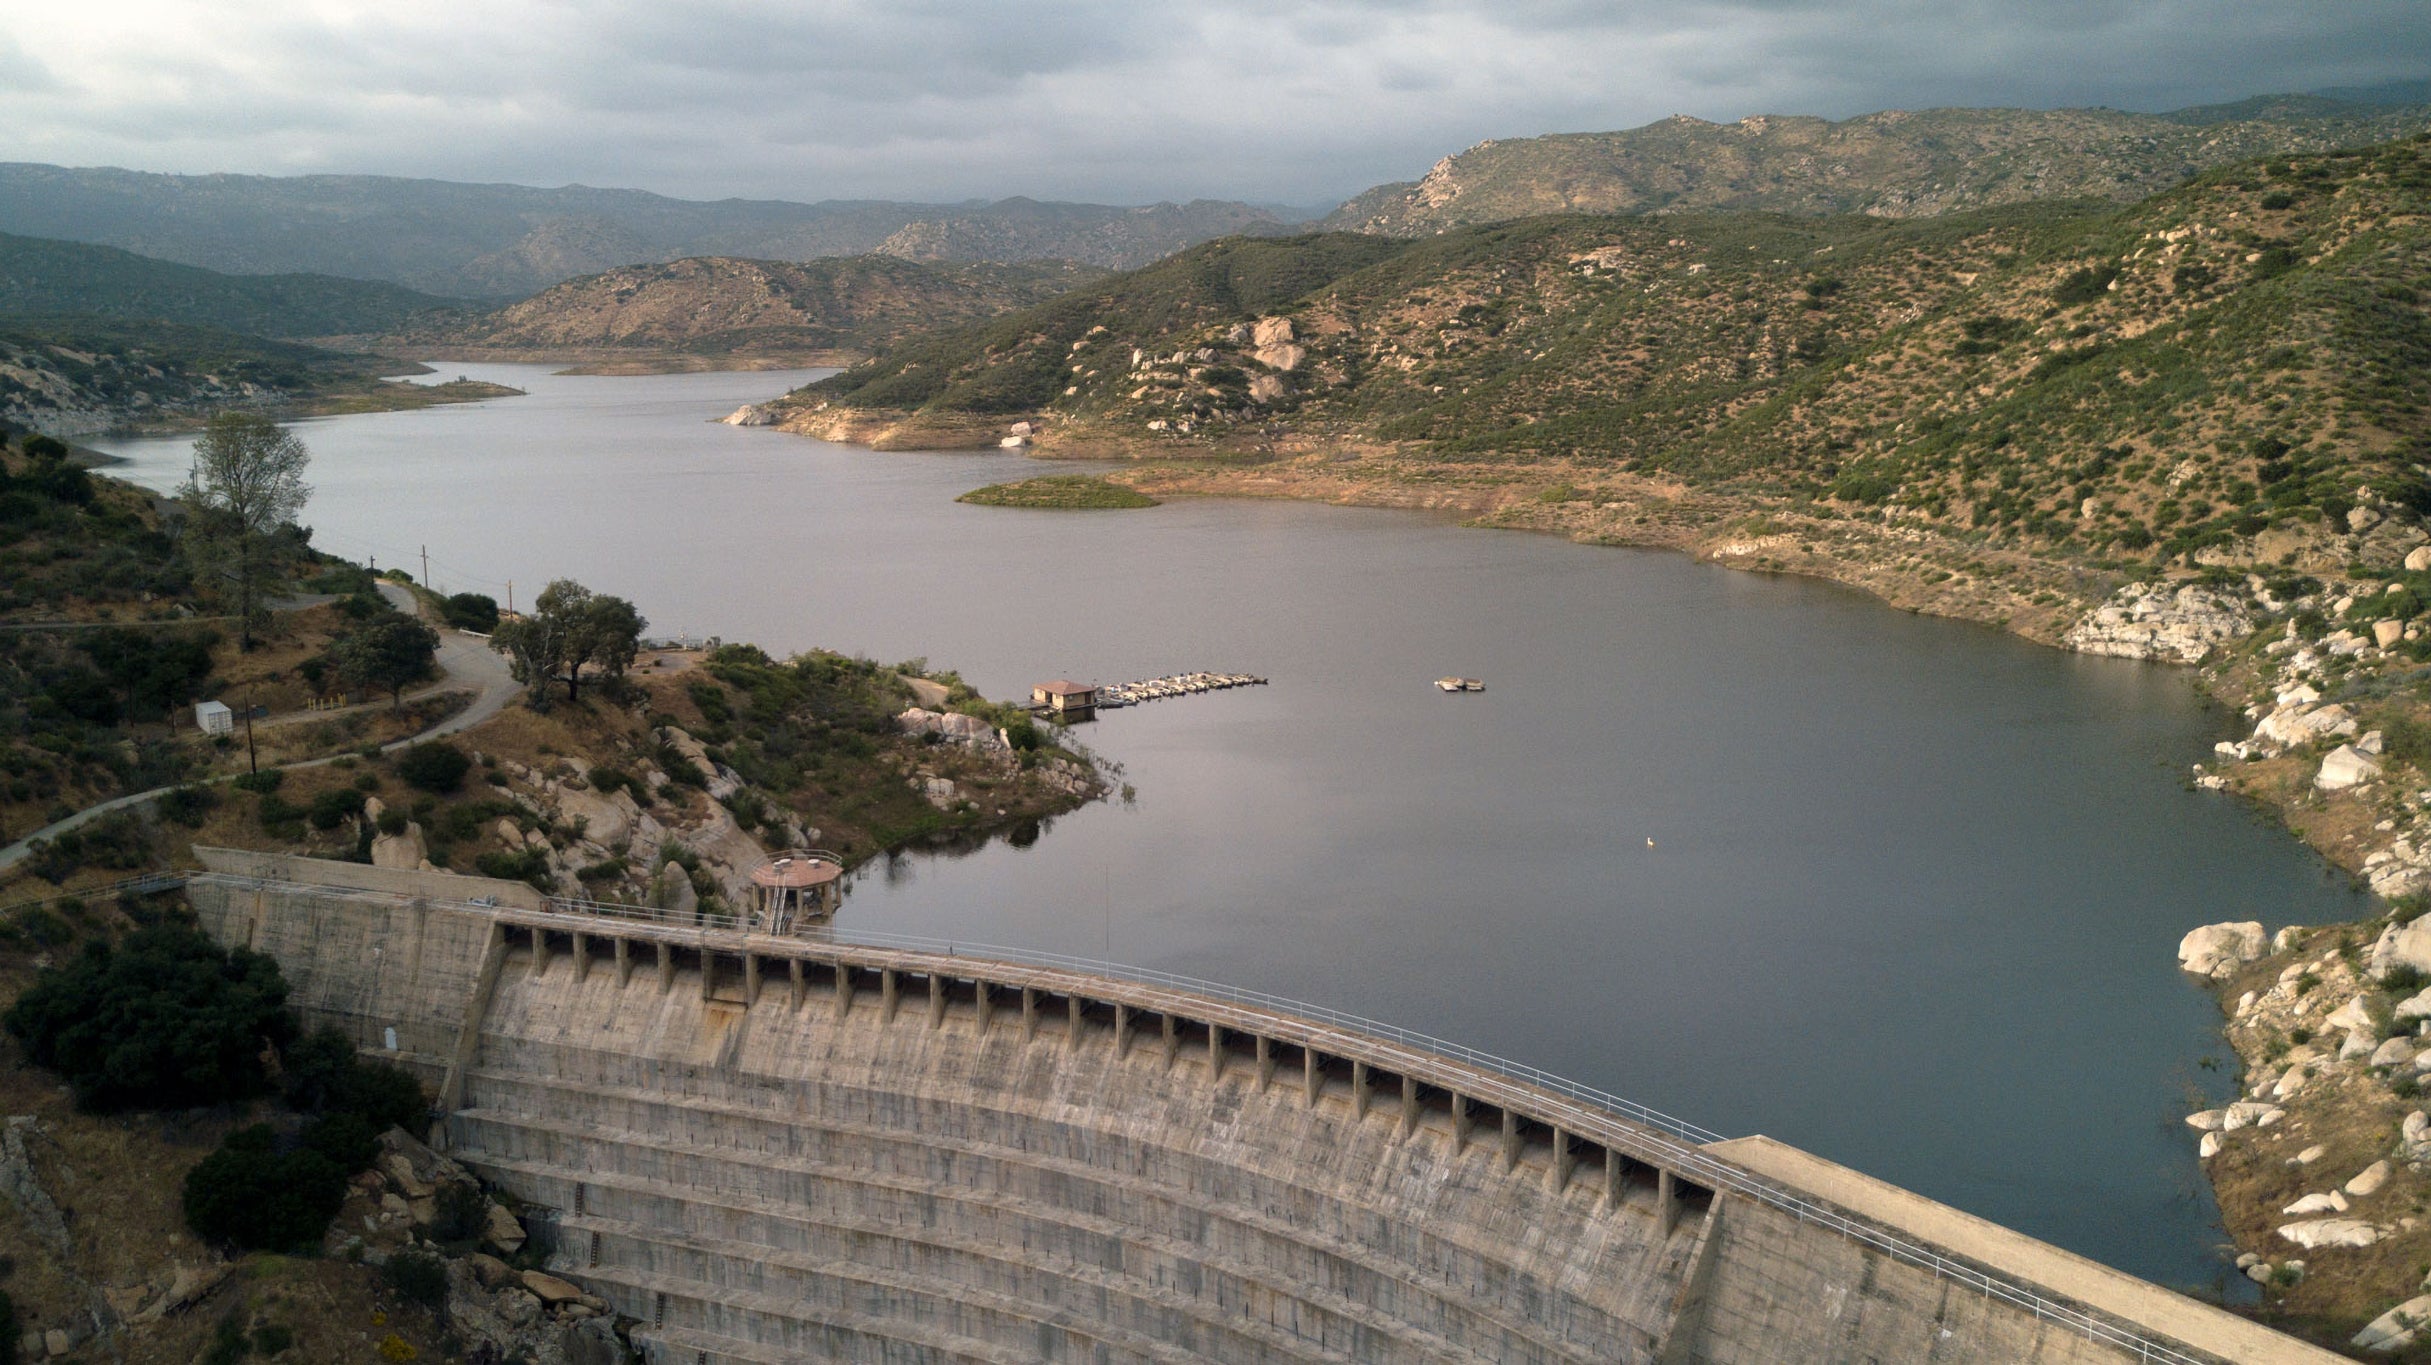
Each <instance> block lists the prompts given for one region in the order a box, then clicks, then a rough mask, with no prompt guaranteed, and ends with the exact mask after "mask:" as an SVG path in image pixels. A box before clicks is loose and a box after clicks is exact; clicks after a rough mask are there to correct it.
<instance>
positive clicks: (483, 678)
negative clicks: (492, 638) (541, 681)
mask: <svg viewBox="0 0 2431 1365" xmlns="http://www.w3.org/2000/svg"><path fill="white" fill-rule="evenodd" d="M379 588H380V595H381V596H383V597H386V598H387V599H388V600H389V602H390V603H391V604H393V605H394V606H395V607H396V608H397V610H399V611H403V612H410V613H413V614H415V615H417V616H419V615H423V614H424V613H423V612H422V611H421V607H420V604H419V603H418V602H416V601H415V599H414V595H413V592H412V590H411V589H408V588H406V587H404V586H403V585H401V584H397V583H387V582H383V583H381V584H380V585H379ZM438 664H439V669H440V672H441V673H442V675H443V676H442V677H441V679H440V681H438V682H436V683H433V684H432V685H430V686H428V687H425V688H422V689H421V690H419V691H416V692H411V693H408V694H406V699H407V700H409V701H418V700H420V699H422V698H424V697H430V696H436V695H438V694H440V693H442V692H464V691H469V692H471V693H472V694H473V697H472V701H471V703H470V704H469V705H467V706H466V707H465V708H464V709H463V710H461V711H458V712H456V713H455V714H454V715H451V716H449V717H447V718H446V719H444V720H442V721H440V722H438V723H437V724H435V725H432V726H430V727H429V728H428V729H425V730H422V731H420V732H418V733H415V734H411V735H407V736H406V737H405V738H403V739H399V740H392V741H390V742H389V743H387V744H383V745H381V746H380V751H381V752H382V753H393V752H395V751H396V750H398V749H402V748H404V747H405V746H407V745H409V744H420V743H423V742H425V741H427V740H433V739H442V738H445V737H446V736H448V735H453V734H458V733H461V732H462V731H465V730H469V729H471V728H473V727H474V726H476V725H479V724H480V723H482V722H483V721H485V720H488V719H489V718H490V717H492V716H495V715H497V714H498V713H499V712H500V711H503V710H505V709H506V707H507V703H509V702H511V701H513V700H514V699H515V698H516V697H517V696H518V695H520V694H521V693H522V691H523V684H522V683H519V682H517V681H515V675H514V672H513V670H512V669H511V668H509V667H508V665H507V661H506V659H505V658H504V657H503V656H502V655H500V654H498V653H497V652H496V651H495V650H492V649H491V648H490V647H489V642H488V641H487V640H484V639H482V638H480V637H479V636H475V635H470V634H467V633H465V632H463V631H458V630H445V629H443V630H441V631H440V632H439V654H438ZM376 705H379V703H377V702H369V703H365V706H366V707H368V706H376ZM359 709H363V708H360V707H349V708H347V710H359ZM336 714H340V713H338V712H331V711H304V712H298V713H297V714H295V715H292V716H284V717H281V718H280V719H279V720H277V721H275V722H270V724H276V725H285V724H293V723H295V722H296V721H300V720H326V719H328V718H329V717H330V716H332V715H336ZM263 728H267V727H266V726H265V727H263ZM344 757H347V755H345V754H331V755H330V756H329V757H327V758H314V759H306V760H305V761H303V762H301V763H290V764H287V765H285V766H287V767H290V768H318V767H320V766H322V765H323V764H327V763H334V762H336V761H337V760H338V759H340V758H344ZM237 776H239V774H235V773H230V774H228V775H227V776H225V777H215V778H210V779H208V783H220V782H228V781H233V780H234V779H235V778H236V777H237ZM183 785H186V784H183V783H177V784H172V785H171V786H166V787H154V788H152V789H151V790H150V791H140V792H133V793H130V794H128V795H126V796H117V797H112V798H111V799H109V800H107V801H103V802H101V803H99V804H97V805H91V806H87V807H85V808H84V809H83V810H80V811H78V812H76V813H75V814H74V815H71V816H69V817H67V818H66V819H64V820H57V821H53V822H52V823H50V824H47V825H44V826H43V827H42V828H40V829H38V830H35V831H33V832H32V833H30V834H28V835H26V836H25V837H24V838H22V839H19V840H18V841H16V842H15V843H13V844H9V845H7V846H6V847H0V872H5V871H7V870H9V869H10V868H13V867H15V866H16V865H17V864H18V863H20V862H23V861H24V860H25V858H26V856H27V855H28V854H30V853H32V852H33V849H34V844H35V842H36V841H38V840H43V839H56V838H58V837H59V836H60V835H62V834H65V833H67V832H69V831H70V830H73V829H76V828H78V827H80V826H83V825H86V824H89V823H91V822H92V821H94V820H98V819H100V818H101V817H102V816H104V815H107V814H109V813H110V812H112V811H118V810H125V809H127V808H129V807H131V806H139V805H142V804H143V803H145V802H147V801H153V800H157V799H158V798H160V797H161V796H163V795H166V794H167V793H169V792H171V791H174V790H175V789H176V787H178V786H183Z"/></svg>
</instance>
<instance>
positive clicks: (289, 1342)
mask: <svg viewBox="0 0 2431 1365" xmlns="http://www.w3.org/2000/svg"><path fill="white" fill-rule="evenodd" d="M293 1345H295V1332H294V1331H293V1329H291V1328H288V1327H284V1326H282V1325H280V1324H278V1323H275V1322H266V1323H263V1324H262V1325H261V1326H259V1327H256V1328H254V1329H253V1350H254V1353H255V1354H256V1355H265V1356H274V1355H277V1354H278V1353H279V1352H281V1351H284V1350H286V1349H287V1348H288V1347H290V1346H293Z"/></svg>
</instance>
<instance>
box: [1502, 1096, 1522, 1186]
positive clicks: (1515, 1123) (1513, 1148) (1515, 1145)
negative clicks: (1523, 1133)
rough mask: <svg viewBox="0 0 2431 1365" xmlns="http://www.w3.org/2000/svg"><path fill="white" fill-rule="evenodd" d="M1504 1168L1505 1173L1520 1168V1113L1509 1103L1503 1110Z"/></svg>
mask: <svg viewBox="0 0 2431 1365" xmlns="http://www.w3.org/2000/svg"><path fill="white" fill-rule="evenodd" d="M1502 1168H1503V1171H1504V1173H1505V1174H1508V1173H1510V1172H1512V1171H1515V1170H1518V1169H1519V1115H1517V1114H1515V1113H1512V1112H1511V1109H1510V1106H1508V1105H1505V1106H1504V1107H1503V1111H1502Z"/></svg>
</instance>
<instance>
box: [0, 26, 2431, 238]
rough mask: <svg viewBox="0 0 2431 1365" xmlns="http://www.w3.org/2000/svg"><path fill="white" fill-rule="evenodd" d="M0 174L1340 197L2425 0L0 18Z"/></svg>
mask: <svg viewBox="0 0 2431 1365" xmlns="http://www.w3.org/2000/svg"><path fill="white" fill-rule="evenodd" d="M0 21H4V22H0V160H17V161H44V162H55V163H60V164H64V165H78V166H90V165H114V166H125V167H131V168H134V169H138V170H152V171H179V172H207V171H245V172H254V173H260V174H296V173H304V172H324V171H326V172H370V173H379V174H390V175H415V176H434V177H439V178H443V179H450V180H484V181H487V180H503V181H514V182H518V183H523V184H532V185H559V184H565V183H569V182H579V183H583V184H590V185H615V186H633V187H638V188H642V189H650V190H656V191H659V192H661V193H666V194H675V195H682V196H685V197H688V198H721V197H725V196H730V195H733V196H745V197H753V198H781V199H826V198H892V199H925V200H954V199H963V198H974V197H986V198H995V197H999V196H1003V195H1009V194H1028V195H1032V196H1036V197H1040V198H1058V199H1088V200H1096V201H1100V202H1113V203H1142V202H1148V201H1152V200H1158V199H1188V198H1193V197H1201V196H1204V197H1211V198H1228V199H1252V200H1262V201H1271V202H1285V203H1301V204H1320V203H1331V202H1332V201H1335V200H1338V199H1340V198H1342V197H1344V196H1346V195H1348V194H1350V193H1352V192H1354V191H1356V190H1359V189H1362V188H1364V187H1366V186H1368V185H1370V184H1374V183H1377V182H1380V181H1385V180H1406V179H1412V178H1415V177H1416V176H1418V175H1420V174H1422V173H1423V172H1424V171H1425V170H1426V168H1427V166H1428V165H1429V164H1430V163H1432V162H1433V161H1434V160H1435V159H1436V158H1437V157H1439V156H1442V155H1444V154H1446V153H1449V152H1454V151H1458V150H1460V149H1461V148H1464V147H1467V146H1469V145H1471V144H1473V143H1475V142H1477V141H1478V140H1480V139H1482V138H1488V137H1525V136H1528V135H1531V134H1536V133H1547V132H1576V131H1585V130H1597V129H1611V128H1627V127H1633V126H1636V125H1638V124H1642V123H1647V122H1651V121H1653V120H1655V119H1658V118H1662V117H1665V116H1667V115H1670V114H1675V113H1687V114H1694V115H1697V116H1699V117H1701V118H1708V119H1714V120H1729V119H1736V118H1740V117H1742V116H1744V115H1748V114H1755V113H1815V114H1824V115H1828V116H1832V117H1846V116H1848V115H1852V114H1859V113H1865V112H1868V111H1871V110H1875V109H1883V108H1920V107H1926V106H1931V105H1942V104H1966V105H2025V106H2035V107H2052V106H2060V105H2082V104H2103V105H2110V106H2113V107H2117V108H2126V109H2148V110H2160V109H2170V108H2177V107H2180V106H2184V105H2189V104H2197V103H2209V102H2215V101H2225V100H2231V99H2237V98H2241V97H2243V96H2246V95H2251V94H2261V93H2266V92H2281V91H2292V90H2308V89H2316V88H2320V87H2324V86H2335V85H2357V84H2369V83H2375V82H2380V81H2387V80H2393V79H2406V78H2418V77H2422V76H2425V75H2431V4H2426V0H2302V2H2300V0H2282V2H2281V3H2268V4H2265V3H2253V2H2251V0H1738V2H1737V3H1712V2H1708V0H1600V2H1599V0H1499V2H1498V3H1479V2H1477V0H1433V2H1430V0H1271V2H1263V3H1262V2H1261V0H1192V3H1187V4H1155V3H1141V2H1140V0H1067V2H1066V3H1059V4H1039V3H1026V2H1025V0H484V3H481V4H478V5H475V4H465V3H461V2H460V0H425V2H424V3H413V0H385V2H384V3H379V4H370V3H363V2H362V0H243V2H242V3H239V2H238V0H0Z"/></svg>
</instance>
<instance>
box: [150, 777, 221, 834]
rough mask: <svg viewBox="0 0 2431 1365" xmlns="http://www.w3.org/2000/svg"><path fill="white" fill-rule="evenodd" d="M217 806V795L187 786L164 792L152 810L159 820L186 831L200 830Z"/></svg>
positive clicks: (203, 788)
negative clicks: (155, 812)
mask: <svg viewBox="0 0 2431 1365" xmlns="http://www.w3.org/2000/svg"><path fill="white" fill-rule="evenodd" d="M218 804H219V793H218V792H215V791H213V790H212V789H210V788H209V787H205V786H199V785H188V786H183V787H178V788H176V789H174V790H172V791H168V792H164V793H163V794H162V795H161V798H160V800H159V801H158V802H156V803H155V804H154V808H155V809H157V810H158V811H159V812H160V818H161V819H163V820H167V821H170V822H171V823H173V824H179V825H184V826H185V827H186V828H188V829H200V828H202V823H203V821H204V820H205V819H206V818H208V817H209V816H210V814H211V808H212V807H213V806H216V805H218Z"/></svg>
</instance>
